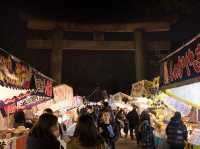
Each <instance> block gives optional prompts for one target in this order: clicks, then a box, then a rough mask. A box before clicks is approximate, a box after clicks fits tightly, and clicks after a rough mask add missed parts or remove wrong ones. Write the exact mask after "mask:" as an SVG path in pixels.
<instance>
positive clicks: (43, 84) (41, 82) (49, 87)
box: [34, 74, 53, 97]
mask: <svg viewBox="0 0 200 149" xmlns="http://www.w3.org/2000/svg"><path fill="white" fill-rule="evenodd" d="M34 78H35V87H36V94H37V95H39V96H47V97H52V96H53V84H52V81H51V80H47V79H45V78H43V77H42V76H40V75H38V74H35V75H34Z"/></svg>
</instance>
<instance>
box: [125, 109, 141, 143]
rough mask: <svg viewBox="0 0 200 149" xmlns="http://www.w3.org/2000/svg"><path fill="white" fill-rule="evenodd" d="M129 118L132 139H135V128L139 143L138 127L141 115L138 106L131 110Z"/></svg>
mask: <svg viewBox="0 0 200 149" xmlns="http://www.w3.org/2000/svg"><path fill="white" fill-rule="evenodd" d="M127 119H128V121H129V130H130V136H131V139H132V140H133V130H135V135H136V139H137V142H138V143H139V137H138V134H137V127H138V123H139V119H140V118H139V115H138V113H137V111H136V108H135V107H134V108H133V110H132V111H130V112H129V113H128V114H127Z"/></svg>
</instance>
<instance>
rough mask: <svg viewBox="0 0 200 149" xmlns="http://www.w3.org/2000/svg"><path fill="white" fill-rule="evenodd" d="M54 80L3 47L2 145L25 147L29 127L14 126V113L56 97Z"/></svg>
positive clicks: (0, 73) (7, 148) (15, 148)
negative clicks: (53, 89) (53, 93)
mask: <svg viewBox="0 0 200 149" xmlns="http://www.w3.org/2000/svg"><path fill="white" fill-rule="evenodd" d="M52 84H53V80H52V79H51V78H49V77H47V76H45V75H44V74H42V73H41V72H39V71H38V70H36V69H34V68H32V67H31V66H30V65H29V64H27V63H25V62H23V61H21V60H19V59H18V58H16V57H15V56H13V55H11V54H9V53H7V52H6V51H5V50H3V49H0V148H3V149H25V148H26V138H27V134H28V132H29V129H27V128H25V127H24V126H19V127H16V128H13V127H14V113H15V112H17V111H19V110H23V111H24V112H25V111H26V112H27V111H29V110H31V109H32V108H33V107H35V106H36V105H38V104H40V103H42V102H45V101H48V100H50V99H52V96H53V95H52Z"/></svg>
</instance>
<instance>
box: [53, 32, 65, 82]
mask: <svg viewBox="0 0 200 149" xmlns="http://www.w3.org/2000/svg"><path fill="white" fill-rule="evenodd" d="M51 40H52V41H51V42H52V52H51V76H52V77H53V78H54V79H55V80H56V82H57V83H59V84H60V83H61V81H62V59H63V55H62V51H63V49H62V40H63V31H62V30H60V29H55V30H53V32H52V39H51Z"/></svg>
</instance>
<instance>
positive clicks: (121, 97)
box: [113, 92, 134, 102]
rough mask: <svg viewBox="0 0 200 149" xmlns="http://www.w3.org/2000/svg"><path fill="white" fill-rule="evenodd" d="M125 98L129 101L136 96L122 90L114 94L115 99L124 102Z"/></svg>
mask: <svg viewBox="0 0 200 149" xmlns="http://www.w3.org/2000/svg"><path fill="white" fill-rule="evenodd" d="M124 99H126V100H127V102H128V101H132V100H134V97H131V96H129V95H126V94H124V93H122V92H118V93H116V94H114V95H113V100H114V101H118V102H122V101H123V100H124Z"/></svg>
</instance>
